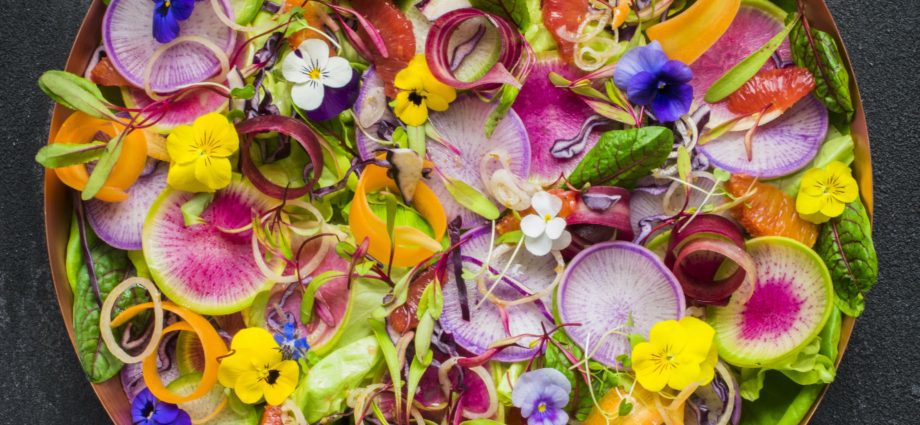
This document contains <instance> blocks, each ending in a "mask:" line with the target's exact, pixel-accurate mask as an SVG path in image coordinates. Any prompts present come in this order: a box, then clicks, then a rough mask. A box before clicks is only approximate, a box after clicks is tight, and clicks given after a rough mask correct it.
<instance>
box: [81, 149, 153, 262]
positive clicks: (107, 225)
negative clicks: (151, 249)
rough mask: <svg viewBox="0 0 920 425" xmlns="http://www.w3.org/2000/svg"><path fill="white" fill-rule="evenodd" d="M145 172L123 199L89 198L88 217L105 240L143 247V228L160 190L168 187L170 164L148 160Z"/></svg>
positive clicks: (129, 248) (121, 246)
mask: <svg viewBox="0 0 920 425" xmlns="http://www.w3.org/2000/svg"><path fill="white" fill-rule="evenodd" d="M147 167H149V168H150V170H149V171H148V170H145V171H144V173H142V174H141V176H140V177H139V178H138V179H137V181H136V182H134V184H133V185H131V187H130V188H128V190H127V191H126V192H127V193H128V199H126V200H125V201H123V202H115V203H113V202H103V201H99V200H96V199H91V200H89V201H86V204H85V205H86V217H87V219H88V220H89V224H90V225H91V226H92V227H93V231H95V232H96V235H98V236H99V238H100V239H102V240H103V241H105V243H107V244H109V245H111V246H113V247H115V248H118V249H123V250H125V251H137V250H139V249H141V230H142V229H143V228H144V219H146V218H147V212H149V211H150V207H151V206H152V205H153V203H154V201H156V200H157V197H158V196H160V192H162V191H163V189H165V188H166V173H167V171H168V170H169V166H168V164H166V163H165V162H160V161H156V160H152V159H150V160H148V161H147Z"/></svg>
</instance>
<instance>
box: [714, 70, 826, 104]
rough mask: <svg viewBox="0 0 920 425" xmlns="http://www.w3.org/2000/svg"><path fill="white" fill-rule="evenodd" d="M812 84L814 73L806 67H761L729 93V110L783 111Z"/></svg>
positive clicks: (809, 90) (809, 88)
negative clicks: (768, 68)
mask: <svg viewBox="0 0 920 425" xmlns="http://www.w3.org/2000/svg"><path fill="white" fill-rule="evenodd" d="M814 88H815V77H814V76H812V75H811V72H809V71H808V70H807V69H805V68H800V67H790V68H783V69H771V70H766V71H761V72H760V73H759V74H757V75H756V76H755V77H754V78H751V79H750V80H749V81H748V82H747V83H745V84H744V86H742V87H741V88H740V89H738V91H736V92H734V93H732V95H731V96H729V97H728V110H730V111H732V112H734V113H736V114H738V115H749V114H755V113H759V112H763V111H765V110H768V109H769V110H776V111H780V112H785V111H786V110H787V109H789V108H791V107H792V105H795V104H796V102H798V101H799V100H801V99H802V98H803V97H805V96H806V95H807V94H808V93H811V91H812V90H814Z"/></svg>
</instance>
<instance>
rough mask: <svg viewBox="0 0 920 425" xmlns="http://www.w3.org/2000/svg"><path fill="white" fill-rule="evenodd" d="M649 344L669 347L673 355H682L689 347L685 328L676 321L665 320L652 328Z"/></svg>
mask: <svg viewBox="0 0 920 425" xmlns="http://www.w3.org/2000/svg"><path fill="white" fill-rule="evenodd" d="M648 339H649V342H651V343H652V344H654V345H658V346H660V347H668V348H669V350H668V351H670V352H671V353H680V352H682V351H683V350H684V347H685V346H686V345H687V336H686V335H684V329H683V327H682V326H681V325H680V324H679V323H678V322H677V321H676V320H665V321H662V322H658V323H656V324H655V326H652V331H651V332H650V333H649V337H648Z"/></svg>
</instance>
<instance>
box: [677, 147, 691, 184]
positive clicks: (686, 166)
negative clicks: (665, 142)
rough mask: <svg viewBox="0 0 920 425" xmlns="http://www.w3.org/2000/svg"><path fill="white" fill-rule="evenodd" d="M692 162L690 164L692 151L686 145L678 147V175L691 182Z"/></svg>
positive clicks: (681, 178) (682, 179)
mask: <svg viewBox="0 0 920 425" xmlns="http://www.w3.org/2000/svg"><path fill="white" fill-rule="evenodd" d="M692 167H693V166H692V164H690V151H688V150H687V148H686V147H685V146H684V145H680V146H678V147H677V175H678V176H679V177H680V180H681V181H684V182H688V183H689V182H690V172H691V171H693V170H692Z"/></svg>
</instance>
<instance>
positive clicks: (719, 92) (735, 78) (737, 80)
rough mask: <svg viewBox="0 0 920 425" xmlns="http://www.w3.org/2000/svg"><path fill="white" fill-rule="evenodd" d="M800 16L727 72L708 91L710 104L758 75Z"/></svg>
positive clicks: (793, 17) (792, 19) (728, 94)
mask: <svg viewBox="0 0 920 425" xmlns="http://www.w3.org/2000/svg"><path fill="white" fill-rule="evenodd" d="M798 22H799V15H798V14H795V15H792V17H791V18H790V21H789V22H788V23H787V24H786V27H785V28H783V30H782V31H780V32H779V33H778V34H776V35H775V36H773V38H771V39H770V41H768V42H767V44H764V45H763V46H761V48H759V49H757V50H756V51H754V53H751V55H750V56H748V57H746V58H744V60H742V61H741V62H738V64H737V65H735V66H733V67H732V69H729V70H728V71H726V72H725V74H724V75H722V77H720V78H719V79H718V80H717V81H716V82H715V83H713V84H712V86H711V87H709V90H708V91H706V98H705V99H706V101H707V102H709V103H716V102H721V101H722V100H723V99H725V98H726V97H728V96H730V95H731V94H732V93H734V92H736V91H737V90H738V89H740V88H741V86H743V85H744V83H746V82H748V80H750V79H751V78H753V77H754V76H755V75H757V72H758V71H760V69H761V68H763V66H764V64H766V63H767V61H768V60H770V57H771V56H773V53H775V52H776V50H777V49H779V46H781V45H782V44H783V41H785V40H786V37H787V36H788V35H789V33H790V32H791V31H792V29H793V28H794V27H795V26H796V24H798Z"/></svg>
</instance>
